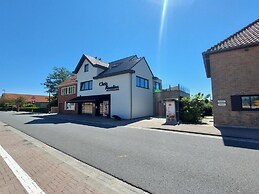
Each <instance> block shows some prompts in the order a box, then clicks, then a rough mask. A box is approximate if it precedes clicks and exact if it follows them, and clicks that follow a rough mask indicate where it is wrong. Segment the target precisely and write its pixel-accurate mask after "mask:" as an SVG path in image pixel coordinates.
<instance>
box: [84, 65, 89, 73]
mask: <svg viewBox="0 0 259 194" xmlns="http://www.w3.org/2000/svg"><path fill="white" fill-rule="evenodd" d="M88 71H89V65H88V64H86V65H85V66H84V72H88Z"/></svg>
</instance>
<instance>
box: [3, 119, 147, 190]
mask: <svg viewBox="0 0 259 194" xmlns="http://www.w3.org/2000/svg"><path fill="white" fill-rule="evenodd" d="M7 155H8V156H7ZM7 193H8V194H9V193H21V194H23V193H53V194H54V193H73V194H76V193H86V194H101V193H105V194H113V193H114V194H117V193H118V194H119V193H125V194H131V193H134V194H142V193H145V192H144V191H142V190H140V189H138V188H135V187H133V186H131V185H128V184H126V183H124V182H122V181H120V180H118V179H116V178H114V177H112V176H110V175H108V174H106V173H104V172H102V171H99V170H97V169H95V168H93V167H91V166H89V165H86V164H84V163H82V162H80V161H78V160H76V159H74V158H72V157H70V156H68V155H66V154H63V153H62V152H59V151H57V150H55V149H53V148H51V147H49V146H47V145H46V144H43V143H42V142H40V141H38V140H36V139H34V138H32V137H30V136H27V135H25V134H24V133H22V132H20V131H18V130H16V129H14V128H12V127H10V126H8V125H5V124H4V123H2V122H0V194H7Z"/></svg>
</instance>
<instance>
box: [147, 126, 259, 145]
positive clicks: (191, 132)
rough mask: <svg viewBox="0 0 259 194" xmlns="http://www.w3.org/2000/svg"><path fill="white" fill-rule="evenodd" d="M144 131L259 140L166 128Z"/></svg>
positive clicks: (256, 140)
mask: <svg viewBox="0 0 259 194" xmlns="http://www.w3.org/2000/svg"><path fill="white" fill-rule="evenodd" d="M146 129H154V130H160V131H171V132H178V133H189V134H195V135H204V136H213V137H222V138H233V139H240V140H243V141H246V140H247V141H254V142H258V143H259V139H253V138H243V137H237V136H230V135H218V134H211V133H201V132H195V131H182V130H177V129H166V128H160V127H147V128H146Z"/></svg>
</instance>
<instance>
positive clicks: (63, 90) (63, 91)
mask: <svg viewBox="0 0 259 194" xmlns="http://www.w3.org/2000/svg"><path fill="white" fill-rule="evenodd" d="M75 93H76V87H75V86H68V87H64V88H61V95H70V94H75Z"/></svg>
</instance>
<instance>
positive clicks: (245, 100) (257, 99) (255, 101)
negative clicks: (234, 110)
mask: <svg viewBox="0 0 259 194" xmlns="http://www.w3.org/2000/svg"><path fill="white" fill-rule="evenodd" d="M241 102H242V109H247V110H249V109H252V110H254V109H258V110H259V95H258V96H241Z"/></svg>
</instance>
